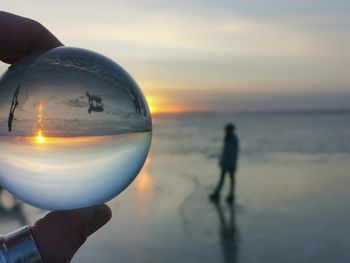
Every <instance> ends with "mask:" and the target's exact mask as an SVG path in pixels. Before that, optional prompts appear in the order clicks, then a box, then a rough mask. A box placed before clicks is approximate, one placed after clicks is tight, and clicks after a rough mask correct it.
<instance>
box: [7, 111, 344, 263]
mask: <svg viewBox="0 0 350 263" xmlns="http://www.w3.org/2000/svg"><path fill="white" fill-rule="evenodd" d="M228 122H233V123H235V124H236V127H237V134H238V137H239V138H240V149H241V151H240V158H239V167H238V170H237V174H236V180H237V182H236V192H235V196H236V197H235V202H234V205H233V206H230V205H228V204H227V203H226V201H225V196H226V194H227V191H228V184H226V185H225V187H224V191H223V193H222V200H221V202H220V203H218V204H215V203H213V202H210V201H209V199H208V195H209V194H210V193H211V192H212V191H213V189H214V188H215V186H216V184H217V181H218V178H219V173H220V169H219V166H218V158H219V155H220V151H221V147H222V138H223V128H224V125H225V124H226V123H228ZM349 134H350V114H349V113H346V112H294V113H291V112H289V113H283V112H280V113H271V112H270V113H234V114H233V113H232V114H228V113H225V114H217V113H215V114H214V113H200V114H173V115H158V116H157V115H156V116H155V117H154V118H153V138H152V146H151V151H150V154H149V156H148V159H147V161H146V163H145V165H144V167H143V169H142V171H141V172H140V174H139V176H138V177H137V178H136V180H135V181H134V182H133V183H132V184H131V185H130V186H129V187H128V188H127V189H126V190H125V191H124V192H123V193H121V194H120V195H119V196H118V197H116V198H114V199H113V200H111V201H110V202H109V203H108V205H109V206H110V207H111V208H112V211H113V217H112V219H111V221H110V222H109V223H108V224H107V225H106V226H105V227H104V228H102V229H101V230H100V231H98V232H97V233H96V234H94V235H93V236H91V237H90V238H89V239H88V241H87V242H86V244H85V245H84V246H83V247H82V248H81V249H80V250H79V251H78V253H77V254H76V256H75V257H74V259H73V261H72V262H76V263H80V262H106V263H108V262H135V263H136V262H179V261H180V262H223V263H226V262H240V263H247V262H267V263H268V262H346V261H350V255H349V254H348V252H347V251H348V236H349V234H350V230H349V228H348V227H347V225H348V222H349V220H350V213H349V212H348V207H349V203H350V191H349V190H348V188H349V185H350V177H349V170H350V144H349ZM226 180H227V182H228V178H226ZM227 182H226V183H227ZM102 190H103V189H101V191H102ZM91 194H93V193H91ZM2 201H3V203H4V206H5V208H3V209H2V210H1V211H0V212H1V214H0V220H1V224H0V232H2V233H6V232H9V231H11V230H14V229H15V228H17V227H19V226H20V225H23V224H24V223H28V224H33V222H35V221H36V220H37V219H38V218H39V217H41V216H43V215H44V214H45V213H47V211H44V210H40V209H38V208H34V207H31V206H29V205H26V204H23V205H22V206H21V207H20V208H19V209H17V210H16V209H10V207H11V206H12V204H13V201H12V199H11V197H10V196H8V195H7V194H5V195H3V196H2Z"/></svg>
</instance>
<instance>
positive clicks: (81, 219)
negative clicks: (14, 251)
mask: <svg viewBox="0 0 350 263" xmlns="http://www.w3.org/2000/svg"><path fill="white" fill-rule="evenodd" d="M111 216H112V212H111V209H110V208H109V207H108V206H106V205H99V206H94V207H89V208H82V209H76V210H70V211H55V212H51V213H49V214H47V215H46V216H45V217H43V218H41V219H40V220H38V221H37V222H36V223H35V224H34V226H33V227H32V228H31V231H32V234H33V237H34V240H35V242H36V244H37V246H38V249H39V252H40V255H41V257H42V259H43V261H44V262H45V263H56V262H57V263H58V262H59V263H68V262H70V260H71V259H72V257H73V256H74V254H75V253H76V252H77V250H78V249H79V248H80V247H81V245H82V244H83V243H84V242H85V241H86V239H87V237H88V236H89V235H91V234H92V233H94V232H96V231H97V230H98V229H99V228H101V227H102V226H103V225H105V224H106V223H107V222H108V221H109V220H110V219H111Z"/></svg>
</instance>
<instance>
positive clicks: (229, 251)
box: [212, 201, 238, 263]
mask: <svg viewBox="0 0 350 263" xmlns="http://www.w3.org/2000/svg"><path fill="white" fill-rule="evenodd" d="M212 203H213V204H214V207H215V210H216V212H217V214H218V219H219V238H220V245H221V249H222V254H223V262H225V263H234V262H238V231H237V227H236V214H235V202H234V201H233V203H231V204H227V206H228V207H229V209H228V211H229V214H228V218H227V215H225V213H224V212H225V210H224V209H223V207H222V205H221V203H220V202H212Z"/></svg>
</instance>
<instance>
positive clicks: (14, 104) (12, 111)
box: [7, 85, 21, 132]
mask: <svg viewBox="0 0 350 263" xmlns="http://www.w3.org/2000/svg"><path fill="white" fill-rule="evenodd" d="M20 87H21V86H20V85H18V86H17V87H16V90H15V92H14V94H13V97H12V103H11V108H10V113H9V118H8V121H7V125H8V128H9V132H10V131H12V122H13V118H14V114H15V109H16V107H17V105H18V93H19V89H20Z"/></svg>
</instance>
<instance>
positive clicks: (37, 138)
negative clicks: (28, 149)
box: [35, 130, 46, 144]
mask: <svg viewBox="0 0 350 263" xmlns="http://www.w3.org/2000/svg"><path fill="white" fill-rule="evenodd" d="M45 140H46V138H45V137H44V136H43V135H42V131H41V130H39V131H38V135H37V136H36V137H35V141H36V142H37V143H40V144H43V143H44V142H45Z"/></svg>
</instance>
